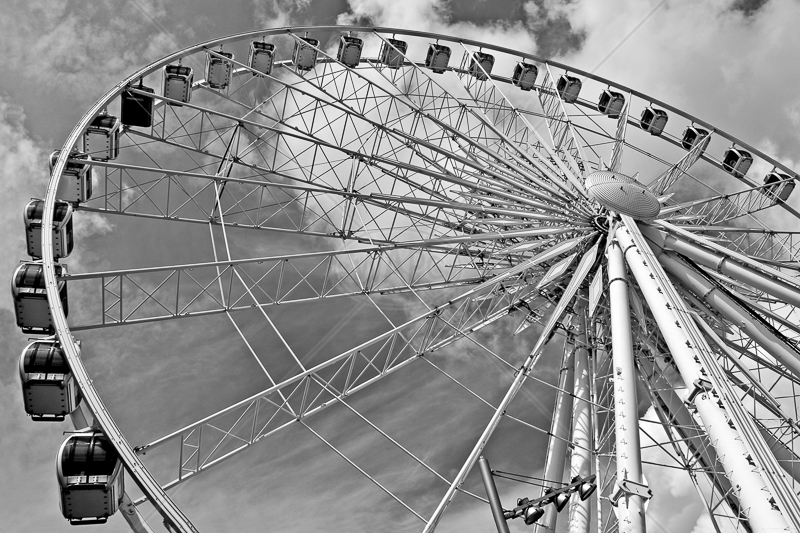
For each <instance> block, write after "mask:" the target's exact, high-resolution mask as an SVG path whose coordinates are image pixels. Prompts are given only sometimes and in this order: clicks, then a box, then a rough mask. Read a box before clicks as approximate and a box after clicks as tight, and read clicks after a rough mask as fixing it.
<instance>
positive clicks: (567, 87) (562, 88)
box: [556, 74, 583, 104]
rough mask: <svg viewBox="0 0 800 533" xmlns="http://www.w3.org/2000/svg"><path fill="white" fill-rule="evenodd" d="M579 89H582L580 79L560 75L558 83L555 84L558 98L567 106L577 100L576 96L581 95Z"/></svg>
mask: <svg viewBox="0 0 800 533" xmlns="http://www.w3.org/2000/svg"><path fill="white" fill-rule="evenodd" d="M581 87H583V82H582V81H581V80H580V79H578V78H576V77H574V76H567V75H566V74H562V75H561V77H560V78H558V82H556V91H558V96H560V97H561V99H562V100H563V101H565V102H567V103H568V104H571V103H573V102H575V101H576V100H578V95H579V94H581Z"/></svg>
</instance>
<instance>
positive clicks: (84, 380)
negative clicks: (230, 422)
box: [42, 26, 800, 532]
mask: <svg viewBox="0 0 800 533" xmlns="http://www.w3.org/2000/svg"><path fill="white" fill-rule="evenodd" d="M304 31H360V32H375V33H392V34H400V35H408V36H413V37H423V38H430V39H442V40H445V41H451V42H460V43H463V44H468V45H473V46H480V47H482V48H486V49H490V50H495V51H497V52H502V53H506V54H509V55H512V56H519V57H520V58H524V59H531V60H533V61H536V62H539V63H544V64H549V65H553V66H555V67H558V68H561V69H564V70H567V71H569V72H572V73H575V74H579V75H581V76H584V77H587V78H590V79H593V80H595V81H598V82H601V83H603V84H606V85H609V86H612V87H614V88H616V89H621V90H623V91H625V92H628V93H630V94H631V95H634V96H637V97H639V98H641V99H643V100H647V101H649V102H651V103H653V104H656V105H658V106H661V107H663V108H664V109H667V110H669V111H671V112H673V113H675V114H677V115H679V116H682V117H684V118H686V119H689V120H691V121H692V122H694V123H695V124H698V125H701V126H703V127H705V128H708V129H710V130H712V131H713V132H715V133H717V134H718V135H720V136H722V137H724V138H727V139H728V140H730V141H732V142H734V143H735V144H736V145H738V146H741V147H742V148H744V149H745V150H748V151H749V152H750V153H752V154H754V155H757V156H758V157H760V158H762V159H764V160H765V161H767V162H769V163H771V164H772V165H774V166H775V167H777V168H780V169H781V170H783V171H784V172H785V173H786V174H788V175H790V176H793V177H794V179H795V180H798V181H800V180H799V179H798V174H797V173H795V172H794V171H793V170H792V169H790V168H788V167H787V166H786V165H783V164H782V163H780V162H778V161H776V160H774V159H773V158H771V157H769V156H768V155H766V154H764V153H763V152H761V151H760V150H758V149H756V148H754V147H753V146H750V145H749V144H747V143H745V142H743V141H741V140H739V139H737V138H735V137H733V136H732V135H730V134H728V133H726V132H724V131H722V130H720V129H717V128H715V127H713V126H711V125H710V124H708V123H707V122H704V121H702V120H700V119H698V118H697V117H694V116H692V115H689V114H688V113H684V112H682V111H680V110H678V109H676V108H674V107H672V106H670V105H668V104H666V103H664V102H661V101H660V100H657V99H655V98H652V97H650V96H648V95H646V94H644V93H641V92H639V91H635V90H633V89H630V88H628V87H625V86H624V85H619V84H616V83H614V82H612V81H610V80H607V79H605V78H603V77H600V76H596V75H594V74H591V73H589V72H585V71H582V70H580V69H576V68H573V67H570V66H569V65H565V64H563V63H559V62H556V61H550V60H547V59H544V58H542V57H539V56H537V55H534V54H529V53H525V52H520V51H518V50H512V49H510V48H505V47H500V46H494V45H491V44H487V43H482V42H480V41H475V40H471V39H459V38H453V37H450V36H447V35H441V34H435V33H430V32H422V31H414V30H404V29H397V28H385V27H368V26H297V27H284V28H276V29H269V30H263V29H262V30H256V31H250V32H244V33H239V34H235V35H229V36H227V37H223V38H220V39H214V40H211V41H206V42H204V43H200V44H196V45H193V46H190V47H188V48H185V49H183V50H181V51H178V52H175V53H173V54H170V55H168V56H165V57H163V58H161V59H159V60H158V61H155V62H153V63H151V64H150V65H147V66H146V67H143V68H141V69H140V70H138V71H136V72H135V73H133V74H132V75H130V76H128V77H127V78H125V79H123V80H122V81H120V82H119V83H117V84H116V85H115V86H114V87H113V88H112V89H111V90H109V91H108V92H107V93H106V94H104V95H103V96H102V97H101V98H100V99H99V100H98V101H97V102H96V103H95V104H94V105H93V106H92V107H90V108H89V110H87V111H86V113H84V115H83V116H82V117H81V119H80V120H79V121H78V123H77V124H76V126H75V127H74V128H73V130H72V132H70V134H69V136H68V137H67V139H66V141H65V142H64V147H71V146H75V145H76V144H77V142H78V140H79V138H80V136H81V135H82V134H83V132H84V131H85V130H86V127H87V126H88V125H89V122H90V121H91V120H92V119H93V118H94V117H95V115H97V114H98V113H99V112H100V111H101V110H103V109H105V108H106V107H107V105H108V103H109V102H111V101H112V100H113V99H114V98H115V97H117V96H118V95H119V94H120V93H121V92H122V90H123V89H124V88H125V87H126V86H127V85H129V84H131V83H133V82H135V81H136V80H138V79H139V78H142V77H144V76H146V75H148V74H150V73H152V72H154V71H156V70H157V69H160V68H161V67H163V66H164V65H166V64H168V63H170V62H172V61H175V60H177V59H179V58H182V57H184V56H187V55H189V54H192V53H195V52H199V51H201V50H204V49H207V48H210V47H213V46H218V45H222V44H225V43H229V42H234V41H240V40H243V39H247V38H248V37H261V36H267V35H279V34H284V33H298V32H304ZM68 155H69V154H68V150H67V149H62V150H61V153H60V154H59V156H58V160H57V161H56V164H55V166H54V168H53V172H52V174H51V177H50V182H49V184H48V187H47V195H46V197H45V207H44V217H43V220H42V227H45V228H48V227H52V225H53V208H54V206H55V200H56V196H55V195H56V190H57V189H58V182H59V180H60V179H61V174H62V173H63V172H64V168H65V166H66V162H67V158H68ZM780 205H782V206H783V207H784V208H785V209H787V210H789V211H790V212H792V213H793V214H794V215H796V216H798V217H800V213H798V212H797V211H796V210H794V209H793V208H791V207H789V206H787V205H786V204H785V203H782V204H780ZM42 262H43V264H44V275H45V283H46V290H47V298H48V300H49V303H50V310H51V314H52V317H53V323H54V324H55V331H56V334H57V335H58V338H59V341H60V342H61V345H62V347H63V349H64V353H65V355H66V358H67V362H68V363H69V366H70V368H71V370H72V373H73V374H74V375H75V378H76V381H77V383H78V386H79V387H80V389H81V392H82V394H83V399H84V401H85V402H86V405H87V407H88V408H89V409H90V410H91V412H92V414H93V415H94V418H95V420H94V425H95V426H96V427H99V428H100V429H101V430H102V431H103V433H105V434H106V436H107V437H108V438H109V440H110V441H111V443H112V444H113V445H114V447H115V448H116V449H117V452H118V453H119V456H120V458H121V460H122V462H123V464H124V465H125V467H126V470H127V471H128V473H129V475H130V476H131V477H133V478H134V481H135V482H136V483H137V485H138V486H139V487H140V489H141V490H142V492H144V494H145V496H146V497H147V498H148V499H149V500H150V501H151V502H152V503H153V505H154V506H155V507H156V509H157V510H158V511H159V512H160V513H161V515H162V516H163V518H164V519H165V521H166V522H168V523H169V524H171V525H172V527H173V528H174V529H176V530H177V531H180V532H194V531H197V530H196V529H195V527H194V525H193V524H192V523H191V522H190V521H189V519H188V518H187V517H186V515H184V514H183V512H182V511H181V510H180V508H178V506H177V505H176V504H175V503H174V502H173V501H172V499H171V498H170V497H169V496H168V495H167V493H166V492H165V491H164V489H162V488H161V486H160V485H159V484H158V482H157V481H156V480H155V478H154V477H153V476H152V475H151V474H150V472H148V471H147V468H146V467H145V466H144V464H143V463H142V462H141V461H140V460H139V458H138V457H137V455H136V453H135V452H134V451H133V449H132V448H131V446H130V444H129V443H128V442H127V441H126V440H125V438H124V436H123V435H122V432H121V430H120V429H119V427H117V425H116V423H115V422H114V420H113V419H112V418H111V416H110V415H109V413H108V411H106V409H105V406H104V405H103V401H102V399H101V398H100V396H99V394H98V393H97V391H96V390H95V388H94V385H93V384H92V380H91V379H90V378H89V375H88V373H87V371H86V369H85V367H84V366H83V363H82V361H81V359H80V357H79V355H78V347H77V344H76V340H75V339H74V338H73V337H72V335H71V334H70V330H69V325H68V324H67V319H66V317H65V316H64V310H63V308H62V306H61V301H60V299H59V297H58V285H57V278H56V274H55V268H54V265H55V261H54V257H53V248H52V232H49V231H43V232H42Z"/></svg>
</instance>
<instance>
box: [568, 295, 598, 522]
mask: <svg viewBox="0 0 800 533" xmlns="http://www.w3.org/2000/svg"><path fill="white" fill-rule="evenodd" d="M576 307H577V309H576V311H577V316H576V322H577V326H578V331H577V333H576V335H575V357H574V364H575V372H574V380H573V394H574V395H575V400H574V402H573V406H572V446H571V448H572V457H571V459H570V478H571V479H575V478H576V477H578V476H580V477H581V478H582V479H584V478H587V477H589V475H590V474H591V465H592V450H594V439H593V434H592V416H591V415H592V413H591V403H590V384H591V379H592V378H591V371H590V368H589V343H588V341H587V334H586V327H587V323H586V305H585V304H583V300H581V304H580V305H579V306H576ZM590 511H591V509H590V502H589V500H585V501H584V500H581V499H580V498H579V497H578V495H573V497H572V498H571V499H570V502H569V532H570V533H588V531H589V524H590V514H589V513H590Z"/></svg>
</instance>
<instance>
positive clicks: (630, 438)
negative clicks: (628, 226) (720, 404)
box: [608, 239, 650, 533]
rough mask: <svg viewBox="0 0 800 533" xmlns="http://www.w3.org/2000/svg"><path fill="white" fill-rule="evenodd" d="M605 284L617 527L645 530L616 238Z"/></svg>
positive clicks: (627, 319)
mask: <svg viewBox="0 0 800 533" xmlns="http://www.w3.org/2000/svg"><path fill="white" fill-rule="evenodd" d="M608 287H609V296H610V302H611V346H612V354H611V355H612V360H613V363H614V377H613V380H614V425H615V428H614V429H615V437H616V444H617V487H618V489H617V493H616V494H615V495H614V498H615V499H616V500H617V502H616V503H617V509H618V511H619V514H618V519H619V530H620V532H622V533H644V532H645V530H646V527H645V520H644V512H645V509H644V503H645V501H646V500H647V499H648V498H649V497H650V490H649V489H648V488H647V487H646V485H645V484H644V482H643V478H642V457H641V448H640V446H639V409H638V407H639V405H638V402H637V399H636V369H635V367H634V363H633V340H632V335H631V316H630V304H629V302H628V274H627V272H626V270H625V262H624V259H623V257H622V249H621V248H620V246H619V243H618V242H617V240H616V239H614V240H612V241H611V244H610V245H609V247H608Z"/></svg>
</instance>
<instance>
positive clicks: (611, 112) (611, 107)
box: [597, 89, 625, 118]
mask: <svg viewBox="0 0 800 533" xmlns="http://www.w3.org/2000/svg"><path fill="white" fill-rule="evenodd" d="M624 106H625V97H624V96H622V93H618V92H616V91H612V90H611V89H606V90H604V91H603V92H602V93H600V99H599V100H598V101H597V110H598V111H600V112H601V113H602V114H604V115H606V116H608V117H609V118H619V115H620V113H622V108H623V107H624Z"/></svg>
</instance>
